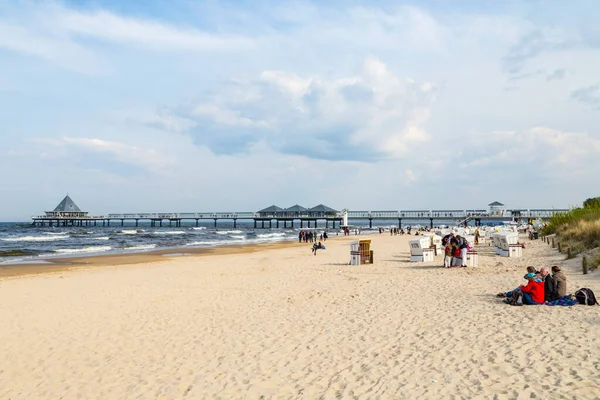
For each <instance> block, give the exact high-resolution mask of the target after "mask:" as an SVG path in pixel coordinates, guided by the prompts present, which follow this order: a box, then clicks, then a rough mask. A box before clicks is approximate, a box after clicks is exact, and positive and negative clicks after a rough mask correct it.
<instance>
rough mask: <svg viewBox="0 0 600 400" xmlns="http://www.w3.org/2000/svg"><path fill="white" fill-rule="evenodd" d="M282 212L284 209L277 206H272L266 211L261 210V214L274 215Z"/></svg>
mask: <svg viewBox="0 0 600 400" xmlns="http://www.w3.org/2000/svg"><path fill="white" fill-rule="evenodd" d="M281 211H283V208H281V207H277V206H276V205H272V206H271V207H267V208H265V209H262V210H260V211H259V213H274V212H281Z"/></svg>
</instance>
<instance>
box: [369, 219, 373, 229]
mask: <svg viewBox="0 0 600 400" xmlns="http://www.w3.org/2000/svg"><path fill="white" fill-rule="evenodd" d="M369 229H373V218H369Z"/></svg>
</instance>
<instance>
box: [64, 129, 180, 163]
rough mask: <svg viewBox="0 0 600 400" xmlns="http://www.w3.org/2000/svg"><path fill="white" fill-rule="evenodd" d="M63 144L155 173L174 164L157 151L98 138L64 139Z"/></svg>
mask: <svg viewBox="0 0 600 400" xmlns="http://www.w3.org/2000/svg"><path fill="white" fill-rule="evenodd" d="M62 141H63V143H64V144H65V145H66V146H68V147H72V148H74V149H75V151H80V150H83V151H87V152H89V153H96V154H105V155H108V156H110V157H112V158H114V160H116V161H119V162H121V163H125V164H132V165H136V166H140V167H144V168H147V169H149V170H153V171H160V170H161V169H163V168H166V167H168V166H170V165H172V164H173V163H174V160H173V159H172V158H171V157H172V156H171V155H169V154H165V153H163V152H161V151H159V150H157V149H154V148H148V147H140V146H132V145H127V144H124V143H120V142H113V141H107V140H102V139H97V138H75V137H63V138H62Z"/></svg>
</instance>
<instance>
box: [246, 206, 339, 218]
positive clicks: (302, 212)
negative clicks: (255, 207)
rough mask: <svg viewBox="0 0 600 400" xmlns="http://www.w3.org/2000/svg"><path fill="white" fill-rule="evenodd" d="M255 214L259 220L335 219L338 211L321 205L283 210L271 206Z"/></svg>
mask: <svg viewBox="0 0 600 400" xmlns="http://www.w3.org/2000/svg"><path fill="white" fill-rule="evenodd" d="M257 214H258V216H259V217H260V218H336V217H337V216H338V211H336V210H334V209H333V208H331V207H327V206H324V205H323V204H319V205H318V206H315V207H312V208H308V209H307V208H305V207H302V206H300V205H298V204H296V205H294V206H291V207H288V208H285V209H284V208H281V207H278V206H276V205H272V206H270V207H267V208H264V209H262V210H260V211H257Z"/></svg>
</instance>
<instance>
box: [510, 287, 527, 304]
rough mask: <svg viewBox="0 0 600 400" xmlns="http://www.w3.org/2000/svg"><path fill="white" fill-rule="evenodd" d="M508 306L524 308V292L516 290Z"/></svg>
mask: <svg viewBox="0 0 600 400" xmlns="http://www.w3.org/2000/svg"><path fill="white" fill-rule="evenodd" d="M508 304H510V305H511V306H522V305H523V292H521V291H520V290H515V291H513V292H512V296H510V299H508Z"/></svg>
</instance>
